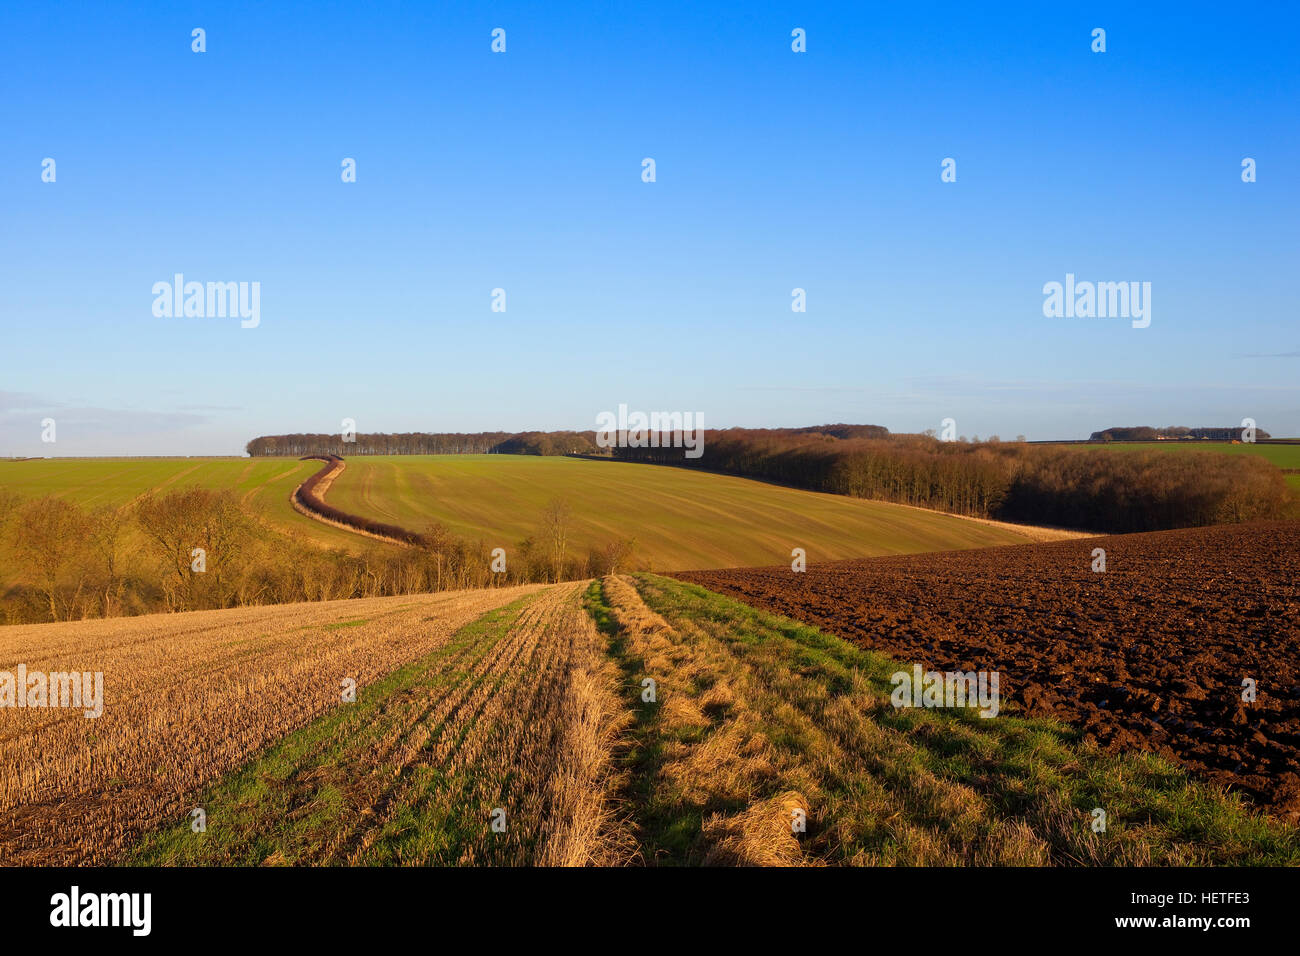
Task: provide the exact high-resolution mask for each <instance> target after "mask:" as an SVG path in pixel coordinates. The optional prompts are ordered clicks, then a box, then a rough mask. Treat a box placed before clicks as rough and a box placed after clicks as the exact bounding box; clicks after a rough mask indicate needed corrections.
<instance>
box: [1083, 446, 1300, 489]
mask: <svg viewBox="0 0 1300 956" xmlns="http://www.w3.org/2000/svg"><path fill="white" fill-rule="evenodd" d="M1082 447H1087V448H1104V449H1107V450H1112V451H1118V452H1125V451H1147V450H1150V449H1153V448H1154V449H1157V450H1159V451H1164V452H1170V453H1173V454H1177V453H1179V452H1188V451H1213V452H1218V453H1219V454H1222V455H1258V456H1259V457H1260V458H1263V459H1264V460H1265V461H1267V462H1271V463H1272V464H1274V465H1277V466H1278V467H1279V468H1283V469H1288V470H1291V471H1292V472H1293V473H1292V474H1288V475H1287V476H1286V482H1287V484H1288V485H1290V486H1291V487H1292V488H1295V489H1296V490H1298V491H1300V442H1297V443H1295V444H1291V445H1267V444H1260V443H1259V442H1249V443H1242V444H1239V445H1234V444H1232V443H1231V442H1223V441H1140V442H1102V443H1098V444H1095V445H1092V444H1090V445H1086V446H1082Z"/></svg>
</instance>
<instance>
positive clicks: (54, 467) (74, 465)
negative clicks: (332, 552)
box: [0, 458, 359, 549]
mask: <svg viewBox="0 0 1300 956" xmlns="http://www.w3.org/2000/svg"><path fill="white" fill-rule="evenodd" d="M318 468H320V462H316V461H297V460H296V459H286V458H41V459H33V460H29V461H0V488H7V489H9V490H10V491H13V492H16V493H17V494H20V495H22V496H24V497H27V498H39V497H42V496H43V495H57V496H59V497H64V498H67V499H68V500H70V501H73V502H76V503H77V504H79V505H82V506H83V507H86V508H99V507H102V506H104V505H112V506H114V507H120V506H122V505H126V504H130V503H131V502H132V501H134V500H136V499H137V498H140V497H141V496H143V495H145V494H147V493H148V492H150V491H168V490H176V489H179V488H184V487H186V486H189V485H200V486H202V487H204V488H214V489H222V488H230V489H233V490H235V491H236V492H238V493H239V495H240V497H241V498H242V499H243V501H244V504H245V505H246V506H248V507H249V508H250V509H251V510H253V511H255V512H256V513H257V514H258V515H260V516H261V517H262V518H263V519H264V520H265V521H266V522H267V523H268V524H269V525H270V526H271V527H272V528H273V529H275V530H277V531H280V532H283V533H286V534H297V535H299V536H302V537H304V538H306V539H308V540H310V541H313V542H315V543H316V544H320V545H326V546H331V547H336V548H353V549H354V548H356V547H357V546H358V541H359V539H358V537H357V536H356V535H354V534H351V533H349V532H346V531H342V530H339V529H337V528H331V527H329V526H327V525H323V524H321V523H319V522H316V521H312V520H310V519H309V518H305V517H303V516H302V515H300V514H298V512H296V511H294V510H293V506H292V505H291V504H290V503H289V493H290V492H292V491H293V489H294V487H295V486H296V485H297V484H298V483H299V482H301V481H302V480H303V479H304V478H306V477H307V476H308V475H310V474H311V473H312V472H314V471H316V470H317V469H318Z"/></svg>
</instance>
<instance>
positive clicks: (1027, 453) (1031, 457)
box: [613, 429, 1297, 533]
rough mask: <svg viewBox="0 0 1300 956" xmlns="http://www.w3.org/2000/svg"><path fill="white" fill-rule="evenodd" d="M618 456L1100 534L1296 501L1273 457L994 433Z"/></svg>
mask: <svg viewBox="0 0 1300 956" xmlns="http://www.w3.org/2000/svg"><path fill="white" fill-rule="evenodd" d="M613 454H614V457H615V458H618V459H620V460H625V461H642V462H653V463H657V464H671V465H678V466H683V467H693V468H700V469H704V470H708V471H719V472H725V473H728V474H734V475H742V476H745V477H750V478H759V479H764V480H768V481H775V482H779V483H781V484H786V485H791V486H794V487H798V488H806V489H809V490H812V491H825V492H831V493H834V494H843V495H851V496H853V497H857V498H874V499H879V500H884V501H893V502H897V503H900V504H908V505H916V506H919V507H922V508H932V509H935V510H938V511H947V512H951V513H954V514H962V515H970V516H974V517H981V518H995V519H1000V520H1005V521H1016V522H1023V523H1029V524H1042V525H1054V526H1058V527H1067V528H1078V529H1081V530H1086V531H1098V532H1114V533H1124V532H1130V531H1155V530H1162V529H1166V528H1182V527H1193V526H1197V525H1206V524H1218V523H1222V522H1236V521H1249V520H1255V519H1267V518H1282V517H1287V516H1289V515H1291V514H1294V513H1295V512H1296V508H1297V503H1296V499H1295V496H1294V495H1293V494H1292V493H1291V492H1290V491H1289V489H1288V488H1287V486H1286V479H1285V478H1284V477H1283V475H1282V472H1281V471H1280V470H1279V469H1278V468H1276V467H1275V466H1273V465H1272V464H1270V463H1269V462H1267V461H1265V460H1263V459H1262V458H1257V457H1255V456H1251V455H1223V454H1219V453H1216V452H1211V451H1199V450H1197V451H1187V452H1184V453H1180V454H1176V455H1175V454H1169V453H1167V452H1162V451H1159V450H1155V449H1152V450H1147V451H1142V450H1133V451H1129V452H1125V453H1124V454H1118V453H1115V452H1110V451H1105V450H1103V449H1098V448H1088V447H1086V446H1044V445H1029V444H1026V443H1024V442H1001V441H998V440H997V439H990V440H988V441H986V442H979V441H974V442H966V441H957V442H944V441H939V440H937V439H935V438H933V437H932V436H929V435H895V436H892V437H890V438H888V439H872V438H847V439H841V438H837V437H836V436H835V435H833V434H830V433H828V432H827V431H824V430H806V429H800V430H796V429H787V430H782V429H765V430H754V429H726V430H721V431H710V432H708V433H707V434H706V435H705V440H704V453H703V455H702V456H701V457H700V458H697V459H689V458H686V457H685V456H684V455H683V453H682V450H681V449H680V448H667V447H659V448H617V449H614V452H613Z"/></svg>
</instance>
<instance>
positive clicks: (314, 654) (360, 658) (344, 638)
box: [0, 586, 538, 865]
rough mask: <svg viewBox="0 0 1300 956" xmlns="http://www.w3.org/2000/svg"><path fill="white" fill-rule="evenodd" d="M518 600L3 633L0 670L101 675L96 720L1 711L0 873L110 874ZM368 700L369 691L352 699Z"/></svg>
mask: <svg viewBox="0 0 1300 956" xmlns="http://www.w3.org/2000/svg"><path fill="white" fill-rule="evenodd" d="M537 590H538V588H537V587H535V586H528V587H522V588H501V589H485V590H477V591H447V592H440V593H437V594H433V595H418V596H401V597H389V598H370V599H364V600H355V601H330V602H324V603H319V604H297V605H279V606H272V607H258V608H246V609H237V610H224V611H196V612H191V613H186V614H156V615H149V616H146V617H139V618H114V619H110V620H103V621H84V622H75V623H69V624H36V625H21V626H15V627H7V628H3V629H0V671H8V672H11V673H12V672H14V671H15V670H16V668H17V666H18V665H19V664H26V666H27V670H28V673H31V672H37V671H39V672H44V673H52V672H64V671H74V670H75V671H81V672H90V673H94V672H102V673H103V675H104V701H103V714H102V716H100V717H97V718H94V719H88V718H86V717H85V716H84V709H83V708H80V707H58V708H55V707H39V708H23V709H17V708H9V707H6V708H5V709H4V710H3V711H0V864H3V865H15V864H22V865H29V864H42V865H68V864H86V863H90V864H102V863H106V862H110V861H111V860H113V859H114V858H115V856H117V855H118V854H119V853H120V851H121V850H122V849H123V848H124V847H125V846H128V845H129V844H131V843H132V842H133V841H134V840H135V839H136V838H137V837H138V836H139V835H140V833H141V832H143V831H144V830H146V829H148V828H150V827H152V826H156V825H159V824H161V823H162V822H164V821H168V820H178V819H183V818H184V819H187V815H188V814H189V812H190V810H191V808H193V807H194V806H195V804H194V803H193V802H192V799H193V797H194V794H195V793H196V792H197V790H198V789H199V788H200V787H202V786H203V785H205V784H208V783H209V782H211V781H212V780H214V779H216V778H217V777H219V776H221V775H222V774H225V773H227V772H229V771H231V770H233V769H235V768H237V767H239V766H241V765H242V764H244V763H245V762H246V761H247V760H248V759H249V758H250V757H251V756H252V755H253V754H255V753H256V752H257V751H259V750H260V749H261V748H263V747H265V746H267V745H269V744H271V743H273V742H275V741H277V740H279V739H281V738H282V737H284V735H285V734H287V733H290V732H292V731H294V730H296V729H298V728H300V727H302V726H304V725H306V724H307V723H308V722H310V721H312V720H313V719H315V718H317V717H319V716H321V715H323V714H325V713H328V712H330V711H331V710H334V709H337V708H338V707H340V706H341V700H342V690H341V684H342V681H343V679H344V678H351V679H352V680H355V681H356V684H357V686H358V687H359V688H365V687H366V686H367V685H368V684H370V683H371V682H373V681H375V680H377V679H379V678H380V677H382V676H384V675H386V674H388V673H390V672H392V671H393V670H395V669H397V668H399V667H400V666H402V665H404V664H406V663H408V662H410V661H411V660H412V659H414V658H417V657H419V656H421V655H424V654H428V653H430V652H432V651H433V650H435V649H437V648H440V647H442V646H444V645H446V644H447V642H448V641H449V640H450V639H451V637H452V635H453V634H455V633H456V632H457V631H458V629H460V628H461V627H463V626H465V625H466V624H468V623H470V622H472V621H474V620H476V619H477V618H479V617H480V616H482V615H483V614H485V613H487V612H489V611H491V610H493V609H495V608H499V607H501V606H502V605H505V604H507V603H509V602H511V601H513V600H517V599H518V598H519V597H521V596H523V595H528V594H532V593H534V592H535V591H537ZM358 693H359V694H360V693H364V691H359V692H358Z"/></svg>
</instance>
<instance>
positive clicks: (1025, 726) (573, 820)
mask: <svg viewBox="0 0 1300 956" xmlns="http://www.w3.org/2000/svg"><path fill="white" fill-rule="evenodd" d="M18 662H26V663H28V665H29V667H30V668H33V669H35V668H38V667H39V668H43V669H46V670H52V669H54V668H55V667H58V668H78V669H83V670H85V669H90V670H102V671H103V672H104V675H105V695H104V697H105V700H104V713H103V716H102V717H100V718H98V719H96V720H87V719H85V718H84V717H82V716H81V714H80V713H79V712H69V711H59V710H44V711H39V710H26V711H14V710H0V779H3V780H4V781H6V786H5V789H4V790H3V792H2V793H0V863H18V864H60V863H61V864H67V863H73V864H77V863H92V862H93V863H106V862H112V863H129V864H135V865H175V864H180V865H329V864H343V865H395V864H433V865H498V864H508V865H583V864H588V865H590V864H597V865H739V864H744V865H826V864H831V865H889V864H936V865H1035V866H1037V865H1122V864H1171V865H1189V864H1224V863H1239V864H1284V865H1285V864H1290V865H1294V864H1296V863H1300V840H1298V838H1297V830H1296V828H1295V826H1294V825H1290V824H1288V823H1286V822H1285V821H1282V820H1280V819H1276V818H1273V817H1270V816H1267V815H1264V814H1261V813H1259V812H1257V811H1256V810H1255V809H1254V808H1252V807H1251V805H1249V804H1248V803H1246V802H1244V801H1242V800H1241V799H1240V798H1238V797H1236V796H1233V795H1230V794H1225V793H1224V792H1223V791H1221V790H1217V789H1215V788H1213V787H1211V786H1208V785H1206V784H1204V783H1201V782H1198V781H1197V780H1195V779H1193V778H1192V777H1190V776H1189V775H1188V773H1187V772H1186V771H1185V770H1183V769H1181V768H1179V767H1177V766H1175V765H1174V764H1172V763H1169V762H1166V761H1165V760H1163V759H1162V758H1160V757H1158V756H1155V755H1151V754H1145V753H1119V754H1107V753H1104V752H1102V751H1101V750H1099V749H1098V748H1097V747H1095V746H1092V745H1090V744H1087V743H1084V742H1083V741H1082V740H1081V738H1080V735H1079V733H1078V732H1077V731H1075V730H1073V729H1071V728H1070V727H1068V726H1066V725H1064V724H1060V723H1056V722H1054V721H1052V720H1044V719H1035V718H1027V717H1025V716H1024V715H1023V714H1022V713H1020V712H1017V711H1016V709H1015V708H1014V707H1013V706H1008V707H1006V708H1004V709H1003V710H1002V711H1001V712H1000V713H999V714H998V715H997V716H996V717H994V718H992V719H984V718H981V717H979V716H978V715H977V714H976V713H975V712H973V711H971V710H965V709H960V708H948V709H944V708H937V709H896V708H895V707H894V706H892V705H891V703H890V693H891V690H892V687H891V683H890V675H891V673H892V672H894V671H896V670H898V669H899V668H900V667H903V666H906V664H905V662H901V661H899V660H898V659H895V658H891V657H888V656H886V655H883V654H880V653H877V652H873V651H868V650H864V649H862V648H859V647H856V646H854V645H853V644H850V643H849V642H847V641H844V640H841V639H840V638H837V637H834V636H831V635H829V634H826V633H824V632H822V631H818V630H816V629H815V628H812V627H810V626H807V625H805V624H801V623H798V622H796V621H792V620H790V619H788V618H784V617H780V616H777V615H773V614H770V613H768V612H764V611H760V610H756V609H754V608H752V607H749V606H747V605H744V604H741V603H739V602H737V601H735V600H733V599H730V598H726V597H723V596H721V595H718V594H716V593H713V592H710V591H707V590H705V589H704V588H701V587H698V586H695V585H691V584H687V583H684V582H682V581H678V580H673V579H669V578H663V577H658V576H655V575H649V574H637V575H630V576H628V575H619V576H608V577H605V578H603V579H600V580H596V581H587V582H566V583H562V584H558V585H550V586H542V587H536V586H534V587H527V588H518V589H484V590H476V591H472V592H459V593H444V594H439V595H427V596H421V597H397V598H382V599H376V600H372V601H350V602H328V603H320V604H310V605H286V606H279V607H268V608H256V609H231V610H226V611H206V612H196V613H189V614H173V615H156V616H151V617H142V618H135V619H131V620H118V621H102V622H101V621H92V622H78V623H70V624H46V625H32V626H22V627H15V628H8V629H5V630H3V631H0V670H3V669H10V670H12V669H13V668H14V667H15V666H16V664H17V663H18ZM345 677H351V678H353V679H355V680H356V682H357V694H356V696H355V699H353V700H349V699H345V697H344V696H343V695H340V692H339V689H340V681H341V679H342V678H345ZM651 682H653V693H649V692H648V690H647V689H648V688H650V687H651ZM37 740H39V741H41V744H40V746H37V745H36V743H35V742H36V741H37ZM1098 808H1101V809H1104V810H1105V811H1106V820H1107V824H1106V828H1105V830H1104V831H1101V832H1099V831H1097V830H1096V829H1094V827H1093V825H1092V824H1093V822H1094V820H1095V810H1097V809H1098ZM196 809H201V810H202V811H203V818H202V819H203V826H201V827H200V826H197V825H196V824H195V819H196V818H195V816H194V810H196Z"/></svg>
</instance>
